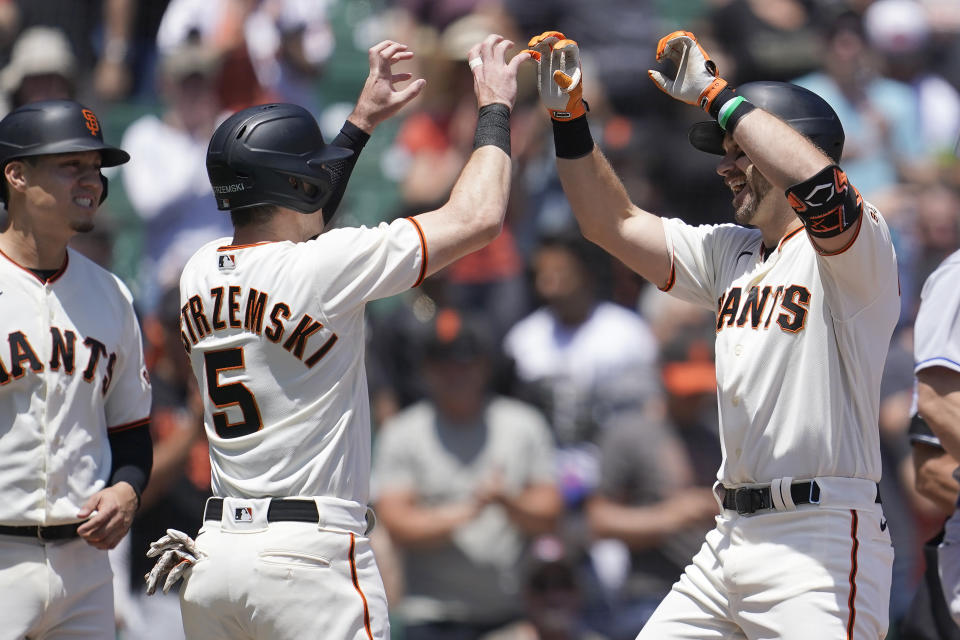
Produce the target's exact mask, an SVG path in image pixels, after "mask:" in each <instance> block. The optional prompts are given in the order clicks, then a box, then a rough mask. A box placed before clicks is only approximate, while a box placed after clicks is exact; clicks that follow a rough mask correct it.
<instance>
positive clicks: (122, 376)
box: [104, 276, 151, 430]
mask: <svg viewBox="0 0 960 640" xmlns="http://www.w3.org/2000/svg"><path fill="white" fill-rule="evenodd" d="M114 278H116V276H114ZM116 282H117V286H118V288H119V289H120V292H121V293H122V294H123V299H124V300H123V302H121V305H120V307H121V310H122V313H123V314H124V321H123V338H122V340H121V345H122V347H121V348H120V350H119V352H118V353H117V361H116V362H115V363H114V365H113V373H112V375H111V378H110V386H109V388H108V389H107V395H106V397H105V398H104V401H105V414H106V422H107V429H108V430H111V429H116V428H119V427H124V426H130V425H133V424H135V423H137V422H142V421H144V420H147V419H148V418H149V417H150V402H151V396H150V392H151V389H150V377H149V375H148V374H147V366H146V363H145V362H144V357H143V338H142V337H141V334H140V323H139V322H138V321H137V315H136V313H135V312H134V310H133V304H132V296H131V295H130V291H129V290H128V289H127V288H126V286H125V285H124V284H123V283H122V282H121V281H120V279H119V278H116ZM118 298H119V296H118Z"/></svg>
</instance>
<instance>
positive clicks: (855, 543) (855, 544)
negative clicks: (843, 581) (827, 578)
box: [847, 509, 860, 640]
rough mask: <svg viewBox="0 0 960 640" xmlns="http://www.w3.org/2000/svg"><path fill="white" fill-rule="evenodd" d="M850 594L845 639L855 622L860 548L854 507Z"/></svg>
mask: <svg viewBox="0 0 960 640" xmlns="http://www.w3.org/2000/svg"><path fill="white" fill-rule="evenodd" d="M850 516H851V518H850V539H851V541H852V544H851V545H850V596H849V597H848V598H847V606H848V607H850V614H849V617H848V618H847V640H853V630H854V627H855V626H856V623H857V567H858V565H857V551H859V550H860V541H859V540H857V525H858V523H859V520H860V519H859V517H858V516H857V512H856V510H854V509H850Z"/></svg>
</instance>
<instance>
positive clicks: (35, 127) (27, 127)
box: [0, 100, 130, 202]
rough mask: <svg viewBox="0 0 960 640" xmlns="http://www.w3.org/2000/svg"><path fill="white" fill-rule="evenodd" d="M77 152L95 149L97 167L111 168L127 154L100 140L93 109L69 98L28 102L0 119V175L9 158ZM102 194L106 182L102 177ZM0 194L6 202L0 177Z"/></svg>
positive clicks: (120, 162)
mask: <svg viewBox="0 0 960 640" xmlns="http://www.w3.org/2000/svg"><path fill="white" fill-rule="evenodd" d="M77 151H99V152H100V157H101V166H104V167H114V166H116V165H119V164H123V163H125V162H127V161H128V160H130V154H128V153H127V152H126V151H123V150H122V149H118V148H117V147H112V146H110V145H108V144H106V143H105V142H104V141H103V131H102V130H101V128H100V121H99V120H98V119H97V116H96V115H94V113H93V111H91V110H90V109H87V108H86V107H84V106H83V105H82V104H80V103H78V102H74V101H73V100H43V101H40V102H31V103H28V104H25V105H23V106H22V107H20V108H18V109H15V110H14V111H11V112H10V113H9V114H7V116H6V117H5V118H4V119H3V120H0V174H2V173H3V169H4V167H6V165H7V163H8V162H10V161H11V160H17V159H19V158H29V157H33V156H45V155H52V154H56V153H73V152H77ZM103 186H104V189H103V195H102V197H101V199H100V201H101V202H103V200H104V199H105V198H106V197H107V188H106V187H107V182H106V178H103ZM0 197H2V198H3V200H4V202H6V197H7V193H6V183H5V182H4V181H2V180H0Z"/></svg>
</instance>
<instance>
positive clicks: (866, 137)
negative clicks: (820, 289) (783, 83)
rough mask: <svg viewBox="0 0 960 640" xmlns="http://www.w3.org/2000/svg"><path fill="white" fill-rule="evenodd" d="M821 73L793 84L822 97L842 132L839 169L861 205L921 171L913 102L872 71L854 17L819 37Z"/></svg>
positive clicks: (906, 91)
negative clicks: (862, 201) (835, 114)
mask: <svg viewBox="0 0 960 640" xmlns="http://www.w3.org/2000/svg"><path fill="white" fill-rule="evenodd" d="M822 47H823V71H817V72H814V73H811V74H807V75H805V76H801V77H800V78H797V79H796V80H795V82H796V83H797V84H799V85H801V86H803V87H806V88H807V89H810V90H811V91H813V92H814V93H816V94H818V95H820V96H822V97H823V99H824V100H826V101H827V102H828V103H830V106H831V107H833V109H834V111H836V112H837V115H838V116H839V117H840V121H841V122H842V123H843V129H844V132H845V133H846V142H845V144H844V147H843V167H844V170H845V171H846V173H847V176H849V178H850V181H851V183H853V184H856V185H857V188H858V189H859V190H860V193H861V194H862V195H863V197H864V198H865V199H867V200H871V201H872V200H874V199H877V198H879V197H881V196H882V195H883V194H884V193H885V192H887V191H889V190H893V189H896V188H897V187H898V183H899V182H900V181H901V180H904V179H907V178H917V177H919V176H921V175H922V174H923V173H924V171H925V169H926V168H927V167H925V165H924V155H923V154H924V148H923V139H922V135H921V127H920V112H919V108H918V105H917V100H916V98H915V96H914V93H913V91H912V90H911V89H910V87H909V86H907V85H905V84H903V83H902V82H897V81H896V80H891V79H889V78H884V77H882V76H881V75H879V73H878V71H877V66H878V63H877V62H876V57H875V52H873V51H872V50H871V49H870V48H869V46H868V43H867V41H866V39H865V35H864V31H863V25H862V22H861V19H860V17H859V16H857V15H855V14H853V13H846V14H843V15H842V16H840V17H839V18H837V19H836V20H835V21H833V22H831V23H829V25H828V26H827V28H826V33H825V34H824V41H823V44H822Z"/></svg>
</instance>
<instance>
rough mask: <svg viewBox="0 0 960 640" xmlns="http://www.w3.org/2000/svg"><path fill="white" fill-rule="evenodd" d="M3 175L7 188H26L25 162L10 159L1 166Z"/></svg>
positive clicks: (17, 189)
mask: <svg viewBox="0 0 960 640" xmlns="http://www.w3.org/2000/svg"><path fill="white" fill-rule="evenodd" d="M3 177H4V180H5V181H6V183H7V188H8V189H12V190H15V191H20V192H23V191H25V190H26V189H27V176H26V163H24V162H23V161H22V160H11V161H10V162H8V163H7V165H6V166H5V167H4V168H3Z"/></svg>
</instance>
